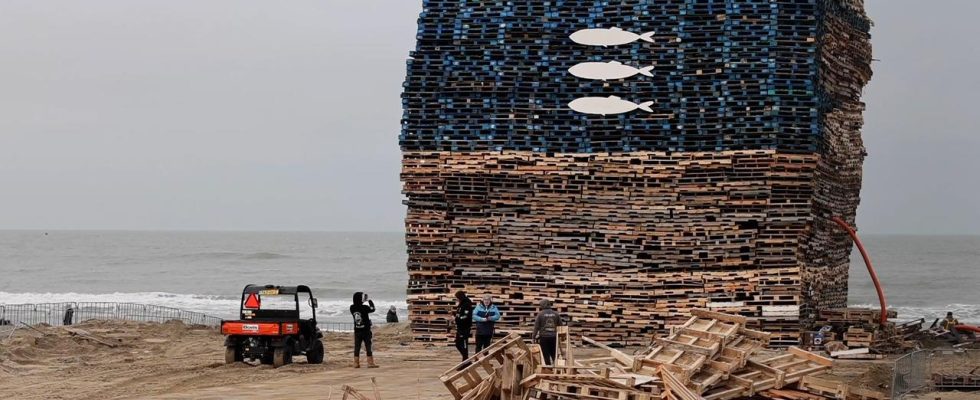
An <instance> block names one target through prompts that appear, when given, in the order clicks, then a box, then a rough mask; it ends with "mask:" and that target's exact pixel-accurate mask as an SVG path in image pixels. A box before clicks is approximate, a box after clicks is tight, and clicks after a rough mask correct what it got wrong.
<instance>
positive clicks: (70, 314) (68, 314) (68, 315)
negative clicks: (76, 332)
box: [61, 306, 75, 326]
mask: <svg viewBox="0 0 980 400" xmlns="http://www.w3.org/2000/svg"><path fill="white" fill-rule="evenodd" d="M74 320H75V309H74V308H72V306H68V309H66V310H65V317H64V318H63V319H62V321H61V323H62V325H65V326H69V325H71V324H72V322H73V321H74Z"/></svg>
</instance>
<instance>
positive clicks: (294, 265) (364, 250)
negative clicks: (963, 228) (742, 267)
mask: <svg viewBox="0 0 980 400" xmlns="http://www.w3.org/2000/svg"><path fill="white" fill-rule="evenodd" d="M862 240H863V241H864V243H865V247H866V248H867V249H868V252H869V253H870V255H871V258H872V260H873V262H874V265H875V268H876V269H877V271H878V275H879V277H880V279H881V281H882V284H883V285H884V288H885V295H886V298H887V301H888V305H889V307H890V308H893V309H895V310H897V311H898V314H899V317H898V320H899V321H911V320H915V319H919V318H924V319H926V321H927V323H931V322H932V321H933V320H934V319H935V318H941V317H943V316H945V313H946V312H947V311H952V312H953V313H955V314H956V315H957V317H958V318H959V319H960V321H963V322H968V323H980V271H978V264H980V236H911V235H862ZM406 258H407V256H406V249H405V242H404V235H403V234H402V233H399V232H391V233H343V232H136V231H47V232H44V231H0V305H2V304H25V303H52V302H128V303H141V304H153V305H161V306H168V307H175V308H181V309H186V310H191V311H197V312H201V313H205V314H209V315H213V316H217V317H222V318H232V317H235V315H236V313H237V312H238V307H239V303H240V302H241V291H242V288H243V287H244V286H245V285H247V284H268V283H274V284H279V285H300V284H305V285H308V286H310V287H312V288H313V289H314V293H315V295H316V297H317V298H318V300H319V305H320V308H319V311H318V316H317V318H318V320H321V321H325V322H348V320H349V318H350V317H349V314H348V312H347V308H348V306H349V305H350V303H351V297H352V294H353V293H354V292H356V291H361V292H366V293H369V294H370V297H371V298H373V299H374V300H375V303H376V305H377V306H378V308H379V312H381V313H383V312H384V311H383V310H386V309H387V308H388V307H389V306H395V308H396V309H397V310H398V313H399V314H400V315H401V317H402V318H405V316H406V314H407V310H406V302H405V299H406V294H405V287H406V285H407V282H408V274H407V272H406V268H405V261H406ZM849 280H850V292H849V303H850V304H851V305H853V306H861V307H878V299H877V296H876V294H875V290H874V286H873V285H872V284H871V279H870V278H869V275H868V272H867V269H866V268H865V266H864V263H863V262H862V260H861V257H860V254H859V253H858V252H857V250H856V249H855V251H854V253H853V254H852V257H851V269H850V277H849ZM381 317H382V316H380V315H379V318H381Z"/></svg>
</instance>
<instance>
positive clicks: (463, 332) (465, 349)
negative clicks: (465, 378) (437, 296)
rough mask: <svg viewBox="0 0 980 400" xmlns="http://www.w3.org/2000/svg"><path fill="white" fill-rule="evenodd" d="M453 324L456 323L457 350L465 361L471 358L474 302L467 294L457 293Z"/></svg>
mask: <svg viewBox="0 0 980 400" xmlns="http://www.w3.org/2000/svg"><path fill="white" fill-rule="evenodd" d="M453 314H454V316H455V317H454V318H453V322H455V323H456V350H459V355H461V356H463V361H466V359H467V358H470V349H469V343H468V342H469V340H470V329H471V328H472V327H473V301H472V300H470V298H469V297H467V296H466V292H464V291H462V290H460V291H458V292H456V311H455V312H453Z"/></svg>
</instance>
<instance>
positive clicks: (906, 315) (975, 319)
mask: <svg viewBox="0 0 980 400" xmlns="http://www.w3.org/2000/svg"><path fill="white" fill-rule="evenodd" d="M851 307H862V308H872V309H877V308H879V307H880V306H879V305H878V304H854V305H851ZM888 309H890V310H895V311H896V312H898V318H896V320H897V321H898V322H905V321H914V320H917V319H920V318H922V319H925V320H926V326H929V324H932V321H933V320H935V319H936V318H945V317H946V313H947V312H950V311H952V312H953V315H954V316H955V317H956V319H958V320H960V322H963V323H973V324H980V304H947V305H946V306H944V307H937V306H932V307H906V306H893V305H889V306H888Z"/></svg>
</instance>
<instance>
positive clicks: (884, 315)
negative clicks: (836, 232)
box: [831, 217, 888, 325]
mask: <svg viewBox="0 0 980 400" xmlns="http://www.w3.org/2000/svg"><path fill="white" fill-rule="evenodd" d="M831 219H832V220H833V221H834V222H836V223H837V225H840V227H841V228H844V230H845V231H847V234H848V235H851V239H854V244H856V245H857V248H858V250H859V251H860V252H861V257H863V258H864V265H866V266H868V273H869V274H871V281H872V282H874V284H875V290H876V291H877V292H878V303H881V321H880V322H881V325H885V324H886V323H888V305H887V304H886V301H885V290H884V289H882V288H881V282H879V281H878V274H877V273H875V267H874V266H872V265H871V257H869V256H868V252H867V251H865V250H864V244H862V243H861V239H860V238H858V235H857V232H855V231H854V228H851V226H850V225H848V224H847V222H844V220H842V219H840V218H839V217H832V218H831Z"/></svg>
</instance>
